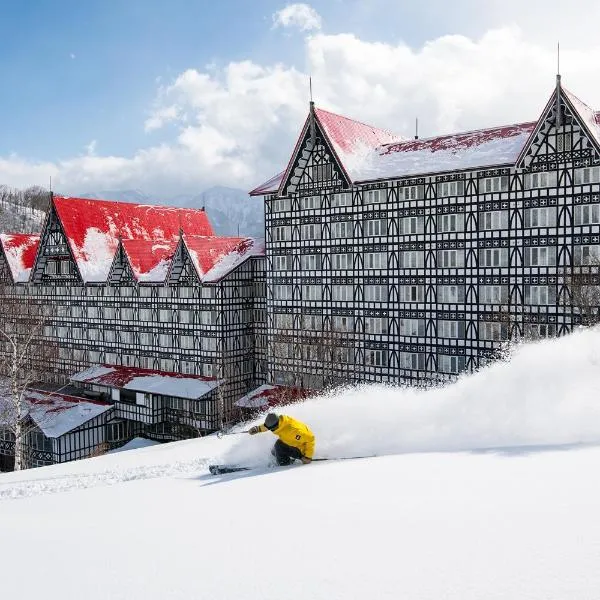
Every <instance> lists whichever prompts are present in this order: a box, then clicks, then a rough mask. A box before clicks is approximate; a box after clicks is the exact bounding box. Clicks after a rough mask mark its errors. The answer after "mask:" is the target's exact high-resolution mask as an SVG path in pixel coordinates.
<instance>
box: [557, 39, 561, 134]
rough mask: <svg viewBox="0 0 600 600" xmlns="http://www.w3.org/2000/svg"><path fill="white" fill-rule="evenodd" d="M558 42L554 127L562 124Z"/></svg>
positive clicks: (558, 49) (558, 45)
mask: <svg viewBox="0 0 600 600" xmlns="http://www.w3.org/2000/svg"><path fill="white" fill-rule="evenodd" d="M560 86H561V83H560V42H558V43H557V45H556V127H557V128H558V127H560V126H561V125H562V114H561V109H560V89H561V87H560Z"/></svg>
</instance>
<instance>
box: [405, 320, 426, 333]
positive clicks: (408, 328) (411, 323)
mask: <svg viewBox="0 0 600 600" xmlns="http://www.w3.org/2000/svg"><path fill="white" fill-rule="evenodd" d="M400 335H407V336H421V337H422V336H424V335H425V321H424V319H400Z"/></svg>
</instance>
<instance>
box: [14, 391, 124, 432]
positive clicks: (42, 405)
mask: <svg viewBox="0 0 600 600" xmlns="http://www.w3.org/2000/svg"><path fill="white" fill-rule="evenodd" d="M25 401H26V403H27V405H28V408H29V415H30V416H31V418H32V419H33V420H34V422H35V424H36V425H37V426H38V427H39V428H40V429H41V430H42V432H43V433H44V435H45V436H46V437H49V438H57V437H60V436H61V435H64V434H65V433H68V432H69V431H72V430H73V429H75V428H76V427H79V426H81V425H83V424H84V423H87V422H88V421H90V420H91V419H94V418H96V417H97V416H98V415H101V414H102V413H105V412H107V411H109V410H112V408H113V407H112V404H109V403H108V402H99V401H93V400H84V399H82V398H77V397H75V396H67V395H64V394H56V393H54V392H45V391H39V390H28V391H27V392H26V393H25Z"/></svg>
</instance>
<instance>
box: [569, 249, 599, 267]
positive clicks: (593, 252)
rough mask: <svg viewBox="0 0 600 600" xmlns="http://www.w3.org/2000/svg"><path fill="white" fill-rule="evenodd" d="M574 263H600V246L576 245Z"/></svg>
mask: <svg viewBox="0 0 600 600" xmlns="http://www.w3.org/2000/svg"><path fill="white" fill-rule="evenodd" d="M573 263H574V264H575V265H596V266H598V265H600V246H598V245H594V246H575V247H574V248H573Z"/></svg>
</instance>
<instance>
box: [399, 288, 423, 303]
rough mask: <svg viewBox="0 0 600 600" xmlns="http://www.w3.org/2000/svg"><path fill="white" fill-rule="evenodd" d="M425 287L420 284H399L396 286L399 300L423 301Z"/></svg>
mask: <svg viewBox="0 0 600 600" xmlns="http://www.w3.org/2000/svg"><path fill="white" fill-rule="evenodd" d="M424 290H425V288H424V287H423V286H422V285H401V286H400V287H399V288H398V296H399V297H398V301H399V302H423V298H424V297H425V291H424Z"/></svg>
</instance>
